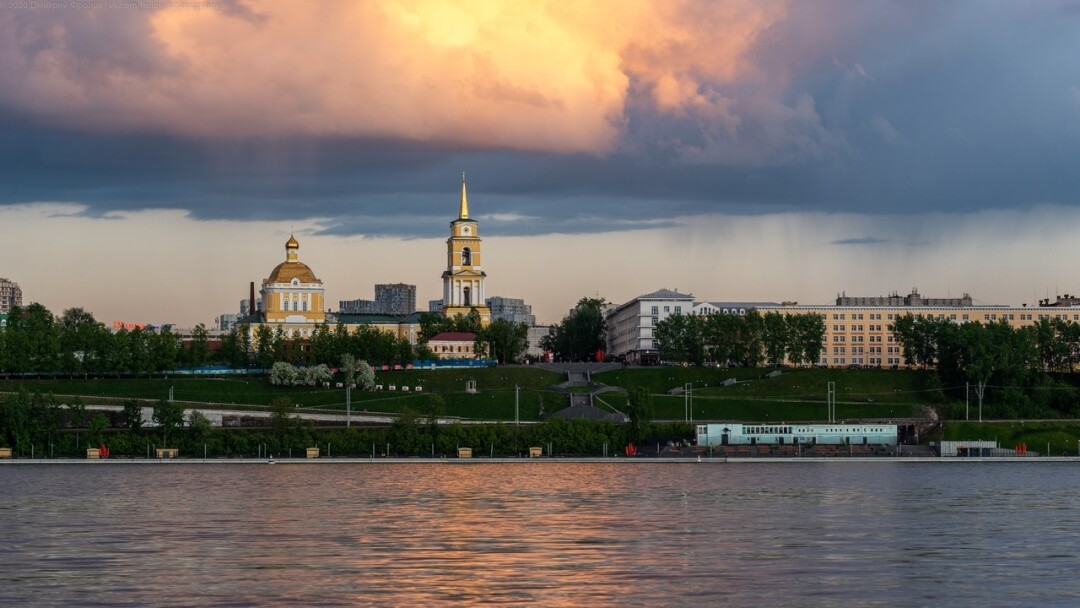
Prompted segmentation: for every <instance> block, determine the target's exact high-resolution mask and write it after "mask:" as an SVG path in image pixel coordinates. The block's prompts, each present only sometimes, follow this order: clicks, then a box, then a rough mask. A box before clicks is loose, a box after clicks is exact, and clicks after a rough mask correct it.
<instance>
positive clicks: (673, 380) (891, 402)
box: [0, 366, 934, 421]
mask: <svg viewBox="0 0 1080 608" xmlns="http://www.w3.org/2000/svg"><path fill="white" fill-rule="evenodd" d="M768 371H769V370H761V369H717V368H693V367H685V368H684V367H658V368H645V369H622V370H617V371H612V372H606V373H603V374H597V375H595V376H594V377H593V379H594V381H596V382H598V383H603V384H607V385H611V386H618V387H623V388H628V387H631V386H644V387H646V388H647V389H648V390H649V391H650V392H651V393H653V395H654V397H653V401H654V405H655V414H656V418H657V419H663V420H683V419H684V417H685V415H686V402H685V400H684V397H683V396H682V395H681V394H678V395H668V391H670V390H671V389H681V388H682V387H683V386H684V385H685V384H687V383H691V384H692V385H693V418H694V419H695V420H752V421H768V420H783V421H796V420H824V419H825V417H826V408H825V393H826V384H827V383H828V382H830V381H831V382H835V383H836V401H837V415H838V417H840V418H841V419H845V418H889V417H906V416H912V415H916V414H917V412H918V410H919V408H920V407H922V406H924V405H929V404H933V400H932V399H931V397H930V395H931V394H932V393H933V392H934V391H933V389H932V388H930V386H929V382H930V378H931V374H929V373H926V372H914V371H887V370H833V369H785V370H783V371H782V373H781V374H780V375H779V376H777V377H774V378H767V377H765V375H766V374H767V373H768ZM563 378H564V377H563V376H562V375H561V374H557V373H554V372H549V371H545V370H542V369H538V368H535V367H528V366H525V367H514V366H506V367H498V368H481V369H467V370H456V369H455V370H408V371H387V372H379V373H378V374H377V375H376V382H377V383H378V384H381V385H382V386H383V390H381V391H372V392H365V391H354V392H353V394H352V402H353V409H354V411H365V410H366V411H368V412H385V413H397V412H401V411H404V410H405V409H406V408H409V409H412V410H414V411H418V412H423V411H426V407H427V395H431V394H440V395H442V396H443V399H444V401H445V403H446V407H445V410H444V411H445V413H446V414H447V415H451V416H460V417H462V418H471V419H483V420H513V419H514V399H515V395H514V387H515V385H516V386H519V387H520V393H519V396H518V398H519V411H520V418H521V419H522V420H537V419H538V417H539V412H540V407H541V404H543V407H544V410H545V411H546V412H549V413H550V412H553V411H556V410H559V409H562V408H563V407H565V406H566V404H567V398H566V396H565V395H564V394H562V393H559V392H556V391H553V390H551V388H550V387H551V386H553V385H555V384H557V383H559V382H561V381H562V380H563ZM728 378H735V379H736V380H737V383H736V384H734V385H732V386H727V387H724V386H721V384H722V383H723V382H724V380H726V379H728ZM470 380H471V381H475V382H476V387H477V390H478V392H477V393H474V394H471V393H466V392H465V388H466V383H467V382H468V381H470ZM20 385H21V386H24V387H25V388H26V389H27V390H30V391H35V392H41V393H53V394H57V395H79V396H81V397H83V399H84V400H86V401H87V402H91V403H93V402H114V401H112V400H123V399H146V400H154V401H156V400H158V399H163V398H166V397H167V396H168V394H169V388H170V387H172V388H173V391H174V393H173V394H174V398H175V399H176V400H178V401H183V402H201V403H215V404H227V405H231V404H237V405H248V406H266V405H268V404H269V403H270V401H272V400H273V399H274V398H276V397H279V396H286V397H288V398H289V399H290V400H291V401H292V402H293V403H296V404H298V405H300V406H301V407H317V408H328V409H344V408H345V391H344V390H343V389H338V388H333V386H332V387H331V388H329V389H327V388H322V387H289V388H283V387H275V386H271V385H270V384H269V383H268V382H267V381H266V380H265V379H264V378H224V379H219V378H196V377H176V378H154V379H121V380H116V379H98V380H63V379H58V380H28V381H15V380H4V381H0V391H14V390H18V387H19V386H20ZM390 385H394V386H395V388H396V390H395V391H393V392H391V391H389V390H388V389H389V387H390ZM405 386H407V387H409V391H408V392H403V391H402V390H401V389H402V388H403V387H405ZM417 387H420V388H421V392H417V391H416V388H417ZM596 404H597V405H598V406H600V407H603V408H605V409H609V410H623V409H624V408H625V406H626V396H625V395H621V394H618V393H606V394H604V395H601V396H600V397H599V398H598V400H597V402H596Z"/></svg>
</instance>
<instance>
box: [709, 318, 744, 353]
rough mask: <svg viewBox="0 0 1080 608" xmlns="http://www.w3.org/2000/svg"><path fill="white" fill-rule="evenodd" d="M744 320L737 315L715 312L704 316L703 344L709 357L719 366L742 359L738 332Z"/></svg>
mask: <svg viewBox="0 0 1080 608" xmlns="http://www.w3.org/2000/svg"><path fill="white" fill-rule="evenodd" d="M743 323H744V320H743V318H742V317H740V316H739V315H734V314H724V313H720V312H716V313H713V314H710V315H706V316H705V322H704V328H703V331H704V334H705V337H704V342H705V344H706V345H707V348H708V352H709V357H710V358H711V359H712V360H713V361H715V362H716V363H717V364H720V365H725V366H726V365H728V364H730V363H732V362H735V361H740V360H741V359H742V355H741V349H740V347H739V344H738V342H739V332H740V330H741V328H742V325H743Z"/></svg>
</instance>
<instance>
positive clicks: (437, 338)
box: [428, 331, 476, 342]
mask: <svg viewBox="0 0 1080 608" xmlns="http://www.w3.org/2000/svg"><path fill="white" fill-rule="evenodd" d="M475 341H476V334H474V333H472V332H470V331H444V332H442V333H441V334H435V335H434V336H431V338H430V339H428V342H475Z"/></svg>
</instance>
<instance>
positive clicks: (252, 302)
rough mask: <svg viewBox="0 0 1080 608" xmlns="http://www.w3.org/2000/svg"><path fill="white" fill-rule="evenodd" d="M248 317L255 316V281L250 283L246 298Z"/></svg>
mask: <svg viewBox="0 0 1080 608" xmlns="http://www.w3.org/2000/svg"><path fill="white" fill-rule="evenodd" d="M248 316H249V317H254V316H255V281H252V282H251V291H250V295H249V296H248Z"/></svg>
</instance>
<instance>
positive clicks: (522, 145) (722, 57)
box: [0, 0, 814, 154]
mask: <svg viewBox="0 0 1080 608" xmlns="http://www.w3.org/2000/svg"><path fill="white" fill-rule="evenodd" d="M159 5H160V6H162V7H164V8H161V9H159V10H142V9H136V8H110V7H109V5H107V6H106V7H105V8H101V9H80V8H70V9H58V10H48V11H44V10H43V11H21V12H20V11H6V12H4V13H3V14H0V57H2V59H0V91H2V92H0V101H2V102H3V103H5V104H7V105H9V106H12V107H14V108H15V109H17V110H19V111H21V112H25V113H27V114H30V115H32V116H34V117H36V118H38V119H40V120H44V121H47V122H49V123H51V124H59V125H66V126H68V127H72V128H78V129H91V130H95V131H142V132H154V133H169V134H178V135H182V136H190V137H199V138H202V137H222V136H225V137H260V138H261V137H267V136H280V135H304V136H320V137H322V136H364V137H391V138H401V139H405V140H415V141H435V142H438V141H442V142H452V143H453V144H455V145H473V146H480V147H496V148H511V149H522V150H540V151H554V152H570V151H574V152H590V153H598V154H602V153H606V152H609V151H611V150H613V149H615V147H616V145H617V144H618V140H619V136H620V133H621V132H622V130H623V129H624V127H625V125H626V122H627V120H628V117H627V105H628V96H629V95H631V94H640V95H641V96H642V98H643V100H646V101H647V106H648V109H649V111H650V112H654V113H657V114H660V115H671V116H674V117H677V118H682V119H685V118H690V119H692V121H693V123H694V124H696V125H697V126H699V127H700V128H701V129H702V130H703V132H704V133H705V134H706V138H707V139H708V140H709V141H710V143H709V144H708V146H715V144H714V143H711V142H712V140H715V139H724V138H735V137H736V136H737V132H738V131H739V130H740V128H744V127H747V126H749V127H750V128H757V129H761V130H763V131H765V132H770V131H774V130H780V131H784V130H786V129H788V127H789V126H790V124H791V123H792V122H793V121H795V122H804V121H809V122H813V118H814V117H813V116H808V115H807V114H808V113H810V114H812V104H810V103H808V102H807V100H805V99H801V100H799V101H798V102H797V103H795V104H793V105H792V106H791V107H790V108H788V107H786V106H785V105H784V104H783V103H782V102H781V101H780V100H779V99H778V98H777V97H776V95H777V93H778V92H779V91H781V90H782V88H783V82H776V81H775V79H774V78H773V77H772V76H771V75H770V74H769V73H767V72H765V71H763V70H761V69H759V68H758V67H756V66H755V65H754V64H753V62H752V53H751V51H752V50H753V48H754V46H755V44H756V42H757V40H758V36H759V35H760V34H761V33H762V32H763V31H765V30H767V29H768V28H769V27H771V26H772V25H773V24H775V23H776V22H777V21H778V20H780V19H782V18H783V17H784V14H785V12H786V7H785V4H784V2H779V1H775V0H766V1H762V0H742V1H737V2H725V3H717V2H695V1H691V0H683V1H672V2H661V3H657V2H651V1H649V0H626V1H620V2H598V3H576V2H571V3H567V2H563V1H555V0H550V1H538V2H530V3H528V4H526V5H523V4H517V3H506V2H501V1H498V0H473V1H467V0H461V1H455V0H430V1H423V0H417V1H408V0H387V1H383V2H356V3H334V4H332V5H318V4H315V5H313V4H309V3H304V2H295V1H292V0H278V1H275V2H259V3H252V4H251V5H243V4H230V5H223V6H226V9H225V10H215V9H214V8H210V7H212V6H216V5H214V4H213V3H207V5H205V6H206V7H205V8H190V7H189V6H187V5H186V4H185V3H172V4H170V3H159ZM751 102H752V103H751ZM762 102H764V107H763V108H761V109H760V110H755V108H759V106H760V105H761V103H762ZM767 134H768V135H769V136H775V134H773V133H767Z"/></svg>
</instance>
